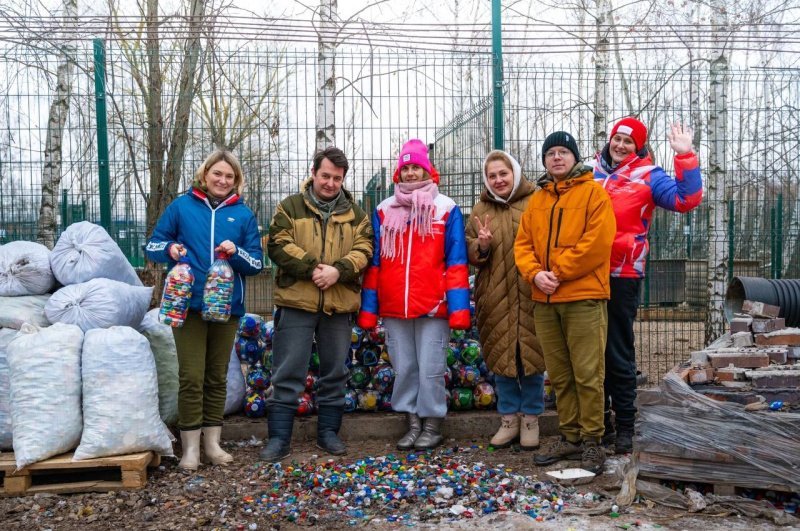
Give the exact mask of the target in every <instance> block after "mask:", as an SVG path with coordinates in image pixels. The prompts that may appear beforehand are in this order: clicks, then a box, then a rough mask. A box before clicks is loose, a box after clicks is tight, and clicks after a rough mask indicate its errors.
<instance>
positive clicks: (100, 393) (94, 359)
mask: <svg viewBox="0 0 800 531" xmlns="http://www.w3.org/2000/svg"><path fill="white" fill-rule="evenodd" d="M81 374H82V376H83V435H82V436H81V442H80V445H79V446H78V448H77V450H75V455H74V457H73V460H74V461H79V460H82V459H92V458H95V457H107V456H110V455H124V454H130V453H134V452H145V451H148V450H152V451H154V452H157V453H159V454H160V455H172V435H171V434H170V432H169V429H168V428H167V427H166V426H165V425H164V423H163V422H162V421H161V417H160V415H159V413H158V377H157V376H156V363H155V360H154V359H153V353H152V352H151V351H150V344H149V343H148V342H147V338H146V337H144V336H143V335H142V334H140V333H139V332H137V331H136V330H134V329H133V328H129V327H127V326H113V327H111V328H108V329H94V330H89V331H88V332H86V337H85V339H84V341H83V355H82V356H81Z"/></svg>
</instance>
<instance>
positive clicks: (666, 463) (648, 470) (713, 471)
mask: <svg viewBox="0 0 800 531" xmlns="http://www.w3.org/2000/svg"><path fill="white" fill-rule="evenodd" d="M637 460H638V463H639V475H640V477H642V478H645V477H649V478H658V479H667V480H674V481H683V482H686V483H709V484H712V485H714V491H715V493H717V494H721V493H727V492H728V491H730V490H731V489H732V488H734V487H742V488H751V489H767V490H779V491H782V492H799V491H800V489H798V488H797V484H796V483H792V482H791V481H786V480H785V479H784V478H780V477H777V476H774V475H771V474H768V473H766V472H764V471H763V470H759V469H757V468H755V467H754V466H752V465H748V464H746V463H742V462H732V463H720V462H714V461H703V460H699V459H686V458H680V457H675V456H670V455H662V454H658V453H651V452H641V451H637ZM723 491H724V492H723Z"/></svg>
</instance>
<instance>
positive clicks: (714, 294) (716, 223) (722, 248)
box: [705, 3, 733, 344]
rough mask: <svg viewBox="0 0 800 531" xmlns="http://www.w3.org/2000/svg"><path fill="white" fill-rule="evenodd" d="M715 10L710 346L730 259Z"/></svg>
mask: <svg viewBox="0 0 800 531" xmlns="http://www.w3.org/2000/svg"><path fill="white" fill-rule="evenodd" d="M712 8H713V10H714V13H715V14H714V17H713V21H714V26H713V27H714V34H713V42H714V49H713V51H712V54H713V55H712V57H711V72H710V80H709V84H710V87H709V101H708V103H709V105H708V107H709V113H708V140H709V157H708V158H709V168H708V186H707V190H708V209H709V213H708V273H707V274H708V276H707V279H706V281H707V283H706V285H707V291H708V316H707V317H706V334H705V340H706V344H708V343H710V342H711V341H712V340H714V339H716V338H717V337H719V336H720V335H722V334H723V333H724V332H725V287H726V286H725V284H726V275H727V272H728V271H727V265H728V260H732V259H733V257H732V256H727V252H728V231H727V227H728V222H729V220H728V209H727V207H726V202H725V170H726V156H725V155H726V143H727V134H728V102H727V100H728V83H729V66H728V57H727V50H726V49H725V30H726V28H727V16H726V14H725V10H724V7H723V6H721V5H719V4H718V3H716V4H714V5H713V6H712Z"/></svg>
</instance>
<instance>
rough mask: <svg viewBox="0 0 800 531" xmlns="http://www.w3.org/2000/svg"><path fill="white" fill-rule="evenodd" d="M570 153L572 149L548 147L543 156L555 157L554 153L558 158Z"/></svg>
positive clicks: (547, 157)
mask: <svg viewBox="0 0 800 531" xmlns="http://www.w3.org/2000/svg"><path fill="white" fill-rule="evenodd" d="M571 153H572V151H570V150H568V149H549V150H547V153H545V154H544V158H546V159H552V158H555V157H556V155H557V156H558V157H559V158H562V159H563V158H564V157H566V156H567V155H569V154H571Z"/></svg>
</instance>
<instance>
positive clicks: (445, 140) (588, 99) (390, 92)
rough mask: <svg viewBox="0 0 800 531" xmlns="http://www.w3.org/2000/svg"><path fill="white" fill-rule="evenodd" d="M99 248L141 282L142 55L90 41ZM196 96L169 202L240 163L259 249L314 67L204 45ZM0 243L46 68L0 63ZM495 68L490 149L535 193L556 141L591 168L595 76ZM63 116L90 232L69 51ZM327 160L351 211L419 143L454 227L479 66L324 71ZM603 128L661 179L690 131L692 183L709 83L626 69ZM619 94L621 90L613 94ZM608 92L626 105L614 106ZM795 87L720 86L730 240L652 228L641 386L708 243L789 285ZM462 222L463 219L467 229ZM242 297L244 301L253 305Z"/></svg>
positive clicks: (692, 292) (699, 308)
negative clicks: (103, 226) (498, 97)
mask: <svg viewBox="0 0 800 531" xmlns="http://www.w3.org/2000/svg"><path fill="white" fill-rule="evenodd" d="M105 44H106V50H105V51H106V54H105V55H106V57H105V67H106V73H105V81H106V83H105V103H106V119H107V131H108V172H109V192H108V195H109V197H108V199H109V206H110V221H109V227H110V231H109V232H110V233H111V235H112V237H114V238H115V239H116V240H117V242H118V243H119V244H120V247H121V248H122V249H123V251H124V252H125V253H126V255H127V256H128V257H129V259H130V261H131V263H133V264H134V265H135V266H137V267H142V266H143V265H144V256H143V253H142V245H143V244H144V242H145V241H146V238H147V234H146V227H147V219H146V210H147V208H146V207H147V200H148V197H149V193H150V189H151V184H150V177H151V174H152V173H151V166H152V164H153V163H154V162H157V163H159V164H162V165H164V164H166V161H163V160H159V161H152V160H150V158H149V156H148V151H147V144H148V138H147V127H148V119H147V112H146V110H147V104H148V101H149V100H148V98H150V95H149V91H148V78H147V55H146V53H145V49H144V47H143V46H132V45H130V44H131V43H130V42H123V41H115V40H108V41H106V43H105ZM204 46H205V48H204V49H203V52H202V54H201V55H202V58H201V61H200V70H199V77H198V80H197V92H196V95H195V97H194V99H193V104H192V108H191V113H190V117H189V126H188V142H187V149H186V152H185V155H184V156H183V157H182V159H181V160H180V161H178V162H179V163H180V164H179V166H180V169H181V181H180V184H179V187H178V188H179V190H185V189H186V188H187V187H188V186H189V183H190V181H191V177H192V174H193V173H194V170H195V169H196V168H197V167H198V166H199V164H200V163H201V162H202V160H203V159H204V158H205V156H206V155H207V154H208V153H209V152H210V151H211V150H213V149H214V148H215V147H217V146H227V147H230V148H231V149H232V150H233V151H234V152H235V153H236V154H237V155H238V156H239V158H240V159H241V161H242V164H243V167H244V170H245V178H246V187H245V193H244V196H245V200H246V201H247V203H248V204H249V205H250V206H251V208H252V209H253V210H254V211H255V213H256V215H257V217H258V219H259V221H260V225H261V227H262V231H263V232H264V234H266V231H267V228H268V225H269V221H270V218H271V216H272V212H273V211H274V208H275V205H276V204H277V203H278V201H280V200H281V199H282V198H283V197H285V196H286V195H288V194H290V193H293V192H296V191H297V190H298V189H299V187H300V185H301V183H302V182H303V181H304V180H305V179H306V178H307V177H308V176H309V173H310V162H311V158H312V155H313V150H314V139H315V136H316V135H315V133H316V131H315V128H314V118H315V116H314V113H315V108H316V98H317V87H316V86H315V84H316V68H317V61H318V54H317V51H316V50H313V49H309V50H302V49H288V48H276V47H274V45H270V46H267V45H266V44H265V43H259V42H258V41H254V42H249V43H245V44H241V43H235V42H233V41H222V42H221V43H215V44H214V45H213V46H211V45H208V43H206V45H204ZM0 52H2V53H0V68H1V69H2V72H3V75H2V76H0V117H2V119H0V243H5V242H8V241H12V240H16V239H34V238H35V235H36V223H37V219H38V209H39V202H40V197H41V189H40V188H41V175H42V168H43V160H42V151H43V147H44V141H45V137H46V133H47V110H48V106H49V102H50V99H51V96H52V94H53V92H54V88H55V87H54V84H55V80H54V72H55V71H56V66H57V64H58V61H60V60H61V59H60V57H59V56H58V55H57V54H55V53H53V54H50V53H47V52H41V53H38V54H36V55H35V56H33V55H31V51H30V50H29V49H26V48H24V47H11V46H9V45H5V44H2V45H0ZM182 57H183V49H182V48H181V46H180V43H178V42H172V41H169V40H166V39H165V40H164V41H163V43H162V48H161V54H160V63H159V64H160V67H161V72H162V74H163V76H164V79H165V82H164V85H163V90H162V91H161V92H160V93H159V94H158V97H159V98H160V102H161V104H162V107H163V109H164V121H163V123H161V124H159V126H160V127H161V128H162V129H163V132H164V137H165V138H168V137H169V135H168V133H169V132H170V131H171V128H172V123H173V121H174V118H173V117H171V116H170V112H171V109H173V108H174V102H175V97H176V93H177V84H178V83H177V80H178V74H179V72H180V61H181V60H182ZM527 59H528V58H526V57H524V56H520V55H513V54H511V55H509V57H507V58H505V59H504V61H503V65H502V66H503V79H504V81H503V102H504V113H503V117H504V124H503V126H504V127H503V130H504V142H505V147H506V149H507V150H508V151H510V152H511V153H512V154H514V155H515V156H516V157H517V158H518V159H519V160H520V163H521V164H522V166H523V170H524V173H525V175H526V176H527V177H528V178H530V179H535V178H536V177H537V176H538V175H539V174H540V173H541V171H542V166H541V159H540V154H539V151H540V146H541V143H542V141H543V140H544V138H545V136H546V135H547V134H548V133H550V132H552V131H553V130H556V129H565V130H568V131H570V132H572V133H573V134H574V135H575V137H576V138H577V139H578V140H579V146H580V149H581V152H582V153H583V154H584V155H585V156H587V157H590V156H591V155H592V154H593V151H594V149H593V147H592V145H591V139H592V138H593V131H592V127H593V121H594V112H595V105H594V102H593V97H594V77H593V76H594V69H592V68H586V67H579V66H563V67H553V66H540V65H531V64H529V63H528V62H527ZM74 60H75V62H76V66H77V68H76V69H75V74H74V76H73V79H72V98H71V102H70V113H69V116H68V118H67V123H66V127H65V130H66V134H65V136H64V139H63V142H62V152H63V169H62V173H63V176H62V181H61V194H60V197H61V205H59V213H60V219H59V227H58V228H59V230H63V229H64V228H65V227H66V226H67V225H68V224H69V223H72V222H75V221H79V220H89V221H92V222H95V223H99V222H100V220H101V194H100V189H99V181H98V174H99V169H100V168H99V164H98V160H99V153H98V138H99V137H98V129H97V124H98V120H97V118H98V117H97V116H96V112H97V106H96V91H95V71H94V57H93V45H92V42H91V41H87V42H83V43H80V44H79V45H78V48H77V52H76V55H75V58H74ZM335 61H336V65H335V69H336V79H337V82H336V83H337V85H336V109H337V111H336V112H337V114H336V133H335V138H336V143H337V144H338V145H339V146H340V147H342V148H343V149H344V150H345V152H346V153H347V154H348V156H349V157H350V160H351V169H350V171H349V172H348V174H347V178H346V187H347V188H348V189H350V190H351V191H353V193H354V194H355V196H356V198H357V200H359V201H360V202H362V204H363V205H364V206H365V207H367V208H374V206H375V204H377V202H379V201H380V200H382V199H383V198H385V197H386V196H387V195H388V194H391V193H392V183H391V175H392V172H393V170H394V166H395V164H396V157H397V153H398V151H399V148H400V146H401V145H402V143H403V142H404V141H405V140H407V139H408V138H412V137H417V138H421V139H423V140H424V141H426V142H428V143H433V145H434V146H433V150H432V158H433V160H434V163H435V164H436V165H437V167H438V168H439V170H440V172H441V174H442V180H441V188H442V191H443V193H446V194H448V195H450V196H451V197H453V198H454V199H455V200H456V202H457V203H458V204H459V205H461V207H462V208H463V210H464V212H465V214H467V215H468V214H469V212H470V209H471V208H472V205H473V204H474V203H475V201H476V200H477V198H478V195H479V194H480V192H481V190H482V189H483V181H482V178H481V163H482V161H483V158H484V157H485V155H486V153H487V152H488V151H489V150H490V149H491V147H492V143H493V131H494V130H495V128H494V118H493V105H492V102H493V90H494V88H495V87H494V86H493V83H492V77H493V76H492V75H493V67H494V66H495V65H494V64H493V57H492V54H491V53H490V52H489V51H488V50H487V51H486V52H485V53H463V52H459V53H450V52H445V51H436V52H420V51H412V50H403V51H402V52H401V51H394V50H386V49H379V50H378V51H372V52H370V51H361V50H355V49H347V48H340V49H339V50H337V53H336V59H335ZM608 76H609V78H608V98H609V101H608V108H609V113H608V116H607V117H606V118H607V119H606V122H607V128H609V129H610V127H611V125H612V123H613V122H614V121H616V120H617V119H619V118H621V117H623V116H626V115H628V114H631V113H638V114H640V116H641V117H642V119H643V120H644V121H645V122H646V123H647V124H648V126H649V127H650V131H651V133H650V146H651V148H652V151H653V153H654V157H655V161H656V163H657V164H659V165H662V166H664V168H665V169H666V170H667V171H668V172H672V170H673V164H672V157H671V152H670V148H669V145H668V143H667V141H666V132H667V129H668V127H669V124H670V123H672V122H673V121H677V120H680V121H688V122H693V125H694V126H695V127H696V128H697V129H698V130H699V132H700V134H699V150H698V152H699V155H700V159H701V168H706V167H707V161H708V151H709V146H708V141H707V138H708V132H707V131H706V127H707V125H706V124H707V123H708V117H709V109H708V105H707V103H706V96H707V93H708V75H707V74H706V73H702V72H699V71H694V72H692V73H691V74H690V73H689V72H685V71H677V72H672V71H665V70H663V69H661V70H660V69H656V68H650V69H648V68H641V69H626V70H624V71H622V72H609V73H608ZM622 77H624V79H625V81H626V83H624V84H623V83H622V81H621V80H622ZM623 86H625V87H627V90H628V92H623V88H622V87H623ZM799 89H800V73H798V72H797V71H788V70H787V71H771V70H765V69H761V70H733V71H731V72H730V83H729V90H730V92H729V94H728V99H727V101H728V113H727V120H728V134H729V138H728V139H727V142H728V143H729V145H728V149H727V153H728V160H727V161H726V162H725V164H726V171H727V174H726V182H725V194H724V195H725V197H726V198H727V200H728V201H729V203H728V205H729V206H730V208H732V216H731V219H732V220H733V224H732V225H731V226H729V227H727V229H728V231H729V232H728V231H726V232H725V234H715V233H709V231H708V227H709V225H710V224H709V209H708V208H707V206H706V205H705V204H703V205H701V207H700V208H698V209H697V210H695V211H694V212H693V213H692V214H691V215H676V214H672V213H669V212H664V211H658V212H657V213H656V215H655V216H654V218H653V223H652V227H651V230H650V241H651V255H650V258H651V260H650V265H649V266H648V276H647V279H646V281H645V283H644V286H643V292H642V302H643V304H642V307H641V308H640V320H639V323H638V325H637V344H638V346H639V351H638V355H639V363H640V366H641V367H642V368H643V369H644V370H645V372H648V373H649V374H650V375H651V377H655V376H657V375H659V374H661V373H662V372H663V371H664V370H665V368H669V366H671V365H672V364H674V363H677V362H679V361H682V360H683V359H685V357H686V355H687V352H688V351H689V350H691V349H695V348H699V347H700V346H702V344H703V342H704V341H705V339H706V338H705V337H704V331H703V321H704V319H705V312H706V307H707V302H708V301H707V300H706V299H707V295H706V290H705V278H706V277H705V275H706V271H707V267H708V264H707V258H708V255H707V248H708V245H709V242H710V241H722V239H723V238H724V239H728V234H730V240H731V247H730V249H731V251H729V253H730V252H732V254H733V259H732V273H733V274H734V275H736V274H748V275H763V276H767V277H773V278H797V277H798V276H800V245H798V242H800V209H798V207H799V206H800V202H799V201H800V195H799V194H798V184H799V183H800V175H798V172H800V164H798V157H800V151H798V149H797V131H800V112H798V110H797V109H800V90H799ZM467 219H468V218H467ZM268 278H269V274H268V273H265V275H264V278H262V279H260V280H259V281H258V282H254V283H253V285H254V288H253V289H254V290H255V291H253V292H252V293H251V294H250V295H249V297H250V298H249V299H248V301H249V303H250V302H252V304H253V306H254V307H257V308H258V311H261V312H262V313H269V312H270V311H271V308H272V302H271V293H272V292H271V286H270V285H269V282H267V281H266V280H265V279H268ZM255 286H257V288H256V287H255Z"/></svg>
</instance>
